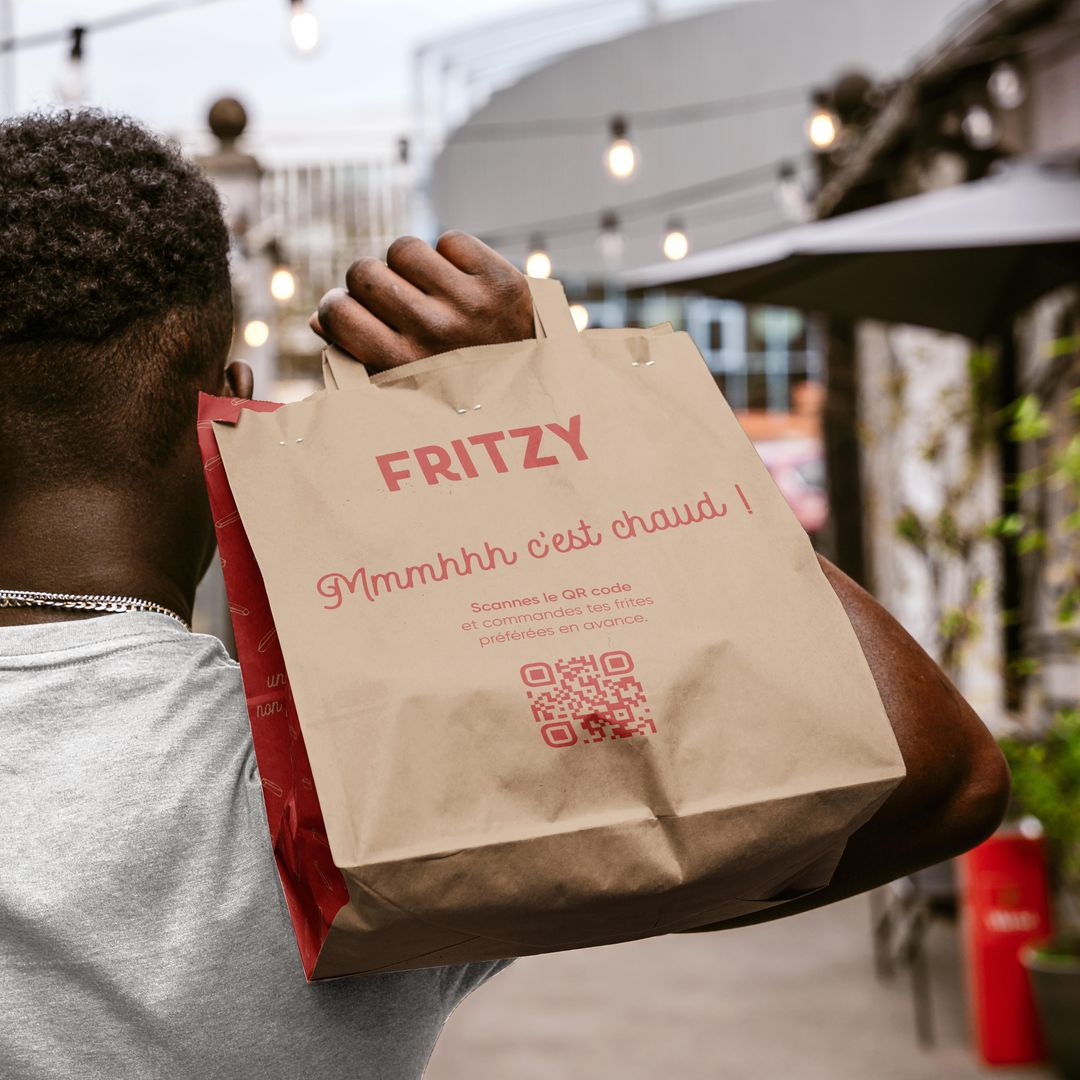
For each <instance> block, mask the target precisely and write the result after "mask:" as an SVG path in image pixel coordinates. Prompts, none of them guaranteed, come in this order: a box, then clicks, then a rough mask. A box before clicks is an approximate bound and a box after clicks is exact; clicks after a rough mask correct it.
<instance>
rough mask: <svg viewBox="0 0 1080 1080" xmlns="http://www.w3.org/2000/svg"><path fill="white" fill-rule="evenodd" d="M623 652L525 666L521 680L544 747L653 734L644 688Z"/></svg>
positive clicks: (631, 663)
mask: <svg viewBox="0 0 1080 1080" xmlns="http://www.w3.org/2000/svg"><path fill="white" fill-rule="evenodd" d="M633 670H634V661H633V659H632V658H631V656H630V654H629V653H628V652H606V653H601V654H600V655H599V656H591V655H585V656H571V657H570V658H569V659H566V660H556V661H555V662H554V663H553V664H547V663H544V662H542V661H541V662H537V663H533V664H524V665H523V666H522V668H521V681H522V682H523V683H524V684H525V686H527V687H528V689H527V690H526V691H525V693H526V695H527V696H528V699H529V702H530V704H531V705H532V714H533V719H534V720H535V721H536V723H537V724H538V725H539V726H540V736H541V738H542V739H543V740H544V742H546V743H547V744H548V746H552V747H555V748H556V749H563V748H564V747H567V746H574V745H575V744H576V743H579V742H580V743H596V742H604V741H605V740H606V739H629V738H631V737H632V736H634V735H648V734H650V733H652V734H656V724H655V723H654V721H653V718H652V712H651V711H650V709H649V702H648V698H647V697H646V696H645V688H644V687H643V686H642V685H641V683H640V682H638V680H637V679H636V678H634V675H633Z"/></svg>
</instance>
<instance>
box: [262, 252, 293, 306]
mask: <svg viewBox="0 0 1080 1080" xmlns="http://www.w3.org/2000/svg"><path fill="white" fill-rule="evenodd" d="M266 255H267V257H268V258H269V260H270V265H271V266H273V268H274V269H273V270H272V271H271V273H270V295H271V296H272V297H273V298H274V299H275V300H277V301H278V302H279V303H282V304H283V303H285V302H286V301H287V300H291V299H292V298H293V297H294V296H295V295H296V278H295V277H294V276H293V272H292V271H291V270H290V269H289V263H288V261H287V260H286V258H285V255H284V253H283V252H282V250H281V244H280V243H279V241H278V240H277V239H276V238H275V239H273V240H271V241H270V242H269V243H268V244H267V245H266Z"/></svg>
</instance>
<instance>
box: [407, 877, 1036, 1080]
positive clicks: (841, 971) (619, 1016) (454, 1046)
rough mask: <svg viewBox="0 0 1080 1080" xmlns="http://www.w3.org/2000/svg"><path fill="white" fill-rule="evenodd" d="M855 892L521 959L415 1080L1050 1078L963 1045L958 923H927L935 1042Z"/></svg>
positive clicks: (459, 1022) (457, 1018) (474, 1005)
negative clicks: (990, 1063) (686, 931)
mask: <svg viewBox="0 0 1080 1080" xmlns="http://www.w3.org/2000/svg"><path fill="white" fill-rule="evenodd" d="M868 924H869V912H868V905H867V901H866V898H865V897H859V898H856V899H854V900H848V901H846V902H844V903H842V904H836V905H834V906H833V907H830V908H824V909H821V910H819V911H814V912H810V913H808V914H806V915H800V916H796V917H795V918H791V919H784V920H780V921H778V922H774V923H769V924H766V925H764V926H756V927H750V928H748V929H744V930H732V931H727V932H724V933H720V934H700V935H679V936H671V937H666V938H656V939H654V940H651V941H643V942H634V943H632V944H628V945H618V946H613V947H609V948H605V949H594V950H589V951H585V952H576V953H560V954H556V955H551V956H539V957H530V958H527V959H524V960H520V961H518V963H516V964H515V965H514V966H513V967H512V968H510V969H509V970H508V971H506V972H504V973H503V974H502V975H499V976H497V977H496V978H495V979H494V980H492V982H491V983H489V984H488V985H487V986H486V987H484V988H482V989H481V990H479V991H477V992H476V993H475V994H474V995H473V996H472V997H471V998H470V999H469V1000H468V1001H466V1002H465V1003H464V1004H463V1005H462V1006H461V1007H460V1008H459V1009H458V1011H457V1013H456V1014H455V1015H454V1016H453V1017H452V1018H451V1020H450V1022H449V1024H448V1025H447V1027H446V1031H445V1033H444V1034H443V1038H442V1040H441V1042H440V1043H439V1045H438V1046H437V1047H436V1050H435V1054H434V1055H433V1057H432V1059H431V1063H430V1065H429V1067H428V1071H427V1074H426V1080H615V1078H617V1080H968V1078H975V1077H998V1078H999V1080H1047V1077H1048V1073H1046V1072H1044V1071H1043V1070H1041V1069H1032V1068H1019V1069H1017V1068H1010V1069H998V1070H992V1069H980V1068H979V1067H978V1066H977V1065H976V1063H975V1061H974V1058H973V1056H972V1054H971V1052H970V1051H969V1050H968V1048H967V1035H966V1029H965V1019H964V1005H963V993H962V986H961V977H960V973H959V964H958V962H957V958H956V953H955V931H954V930H953V928H952V927H950V926H947V925H945V924H940V923H939V924H936V925H935V927H934V930H933V932H932V935H931V938H930V950H931V954H932V955H933V957H934V970H933V972H932V975H931V979H932V988H933V992H934V994H935V1018H936V1022H937V1028H938V1043H937V1046H936V1047H935V1048H934V1049H932V1050H930V1051H923V1050H920V1049H919V1048H918V1046H917V1045H916V1042H915V1032H914V1020H913V1015H912V1002H911V993H910V986H909V984H908V982H907V979H906V977H905V976H904V975H903V974H901V975H900V976H899V977H898V978H897V980H896V982H895V983H893V984H888V985H881V984H879V983H878V982H877V981H876V980H875V979H874V976H873V973H872V966H871V954H870V942H869V930H868Z"/></svg>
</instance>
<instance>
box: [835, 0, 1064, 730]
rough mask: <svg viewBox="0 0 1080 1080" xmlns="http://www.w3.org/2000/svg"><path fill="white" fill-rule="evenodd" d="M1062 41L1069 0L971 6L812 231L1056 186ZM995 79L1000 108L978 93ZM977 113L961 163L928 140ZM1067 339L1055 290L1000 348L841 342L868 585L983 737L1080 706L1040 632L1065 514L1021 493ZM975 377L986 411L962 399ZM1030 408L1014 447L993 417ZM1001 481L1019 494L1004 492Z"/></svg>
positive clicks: (1048, 452)
mask: <svg viewBox="0 0 1080 1080" xmlns="http://www.w3.org/2000/svg"><path fill="white" fill-rule="evenodd" d="M1078 25H1080V3H1076V2H1073V0H1066V2H1061V0H1030V2H1020V3H1015V2H1014V3H1010V2H1005V0H992V2H987V3H982V4H976V5H972V7H971V8H970V9H969V18H968V19H967V20H966V21H965V22H964V23H963V24H962V25H961V26H959V27H957V29H956V31H955V32H953V33H951V34H947V35H945V36H944V37H943V38H941V39H939V40H938V41H936V42H935V41H932V42H928V46H927V48H926V49H925V50H924V55H923V56H922V58H921V60H920V63H919V64H918V65H917V66H916V67H915V68H914V70H913V71H912V72H911V73H910V75H909V76H908V78H907V79H905V80H904V82H903V83H901V84H900V86H898V87H897V88H896V90H894V100H899V99H900V97H901V94H902V95H903V98H904V99H905V100H906V101H907V102H909V104H908V105H907V107H906V109H905V110H904V113H905V114H904V115H897V114H896V113H894V114H893V115H886V114H885V112H884V111H882V112H881V113H880V114H879V115H878V116H877V118H876V119H875V120H873V121H871V122H870V123H868V124H867V125H866V126H865V127H864V128H863V129H862V130H861V131H859V132H857V133H856V135H855V137H854V141H853V144H852V146H851V149H850V151H849V157H848V160H847V162H846V163H844V164H841V165H839V166H838V167H837V168H836V170H835V172H834V173H833V174H832V175H831V176H830V177H829V178H828V180H827V182H826V184H825V186H824V187H823V188H822V191H821V194H820V196H819V200H818V211H819V213H821V214H825V215H832V214H835V213H837V212H840V211H843V210H844V209H845V208H854V207H855V206H862V205H868V204H873V203H876V202H881V201H886V200H889V199H893V198H900V197H904V196H906V195H911V194H915V193H917V192H920V191H927V190H932V189H934V188H937V187H941V186H945V185H949V184H955V183H963V182H965V181H966V180H970V179H974V178H977V177H978V176H981V175H984V174H985V173H986V171H987V170H988V169H990V168H993V167H994V166H995V163H996V162H998V161H1000V160H1002V159H1010V158H1014V157H1019V156H1024V155H1035V156H1037V157H1047V158H1060V159H1062V162H1063V163H1067V162H1070V161H1071V162H1072V165H1071V167H1072V168H1074V169H1075V168H1076V167H1077V164H1080V35H1078V33H1077V26H1078ZM1001 79H1004V80H1006V82H1005V84H1004V90H1005V91H1006V92H1005V93H1004V94H1003V93H1002V86H1001V85H999V86H998V87H997V88H996V90H995V85H994V83H995V80H1001ZM977 109H985V110H986V111H985V117H986V118H988V121H989V122H988V123H983V124H982V127H981V130H979V131H977V132H975V134H976V136H977V137H976V138H975V140H974V143H975V145H972V142H971V140H967V145H965V141H964V140H963V139H957V138H955V132H951V131H950V130H948V127H947V125H945V126H943V124H942V118H943V117H946V118H947V117H948V116H950V115H953V116H956V117H957V118H958V119H960V121H961V123H962V122H963V119H962V118H964V117H967V116H970V115H972V110H977ZM976 115H978V118H979V119H980V120H981V119H982V114H976ZM886 128H888V131H886ZM961 134H963V132H961ZM1066 167H1069V166H1068V165H1066ZM874 177H878V178H882V177H884V178H887V179H886V180H885V181H884V182H883V181H881V180H880V179H879V180H877V181H874V180H873V178H874ZM868 178H869V179H870V182H868ZM1078 181H1080V173H1078ZM1078 191H1080V183H1078ZM1077 277H1078V279H1080V267H1078V272H1077ZM1077 332H1078V326H1077V294H1076V291H1075V290H1074V289H1064V290H1060V291H1058V292H1056V293H1053V294H1051V295H1049V296H1047V297H1045V298H1044V299H1042V300H1041V301H1039V302H1038V303H1036V304H1035V305H1034V307H1032V308H1031V309H1029V310H1028V311H1027V312H1025V313H1023V314H1022V315H1021V317H1020V318H1019V319H1018V320H1017V321H1016V323H1015V325H1014V326H1013V328H1012V335H1011V337H1007V338H1006V339H1004V340H1002V341H996V342H985V343H980V342H971V341H969V340H967V339H964V338H960V337H956V336H952V335H946V334H940V333H937V332H934V331H930V330H925V329H921V328H917V327H901V326H894V325H884V324H879V323H878V324H875V323H863V324H861V325H860V326H859V328H858V337H857V340H858V347H857V350H856V361H857V374H858V382H859V390H860V393H859V401H860V410H861V416H860V419H861V423H862V432H863V439H862V458H863V463H864V495H865V499H864V508H865V512H866V520H867V534H866V535H867V546H868V549H869V554H870V560H869V561H870V567H871V580H872V582H873V585H874V588H875V591H876V592H877V593H878V594H879V595H880V596H881V597H882V598H883V599H884V601H885V602H886V603H887V604H888V606H889V607H890V608H891V609H892V610H893V611H895V612H897V613H898V614H899V615H900V616H901V618H902V620H903V621H904V622H905V623H906V624H907V625H908V627H909V628H910V629H911V630H912V631H913V632H914V633H915V634H916V635H917V636H918V637H919V639H920V640H921V641H922V642H923V643H924V644H925V645H926V646H927V647H928V648H930V649H931V651H932V652H933V653H935V655H937V656H938V657H942V658H944V659H945V660H946V661H947V664H948V666H949V667H951V668H952V669H953V673H954V674H955V675H956V676H957V678H958V679H959V681H960V683H961V685H962V686H963V688H964V690H965V691H966V693H967V695H968V696H969V698H970V699H971V700H972V701H973V703H974V704H975V705H976V707H977V708H978V710H979V712H980V713H981V715H983V717H984V718H985V719H987V720H988V721H990V722H991V723H994V722H995V721H996V722H1005V721H1006V720H1007V718H1009V717H1013V718H1016V717H1020V716H1024V717H1026V718H1027V719H1028V720H1038V719H1039V718H1040V717H1045V716H1047V715H1049V714H1050V713H1052V712H1053V710H1054V709H1056V708H1060V707H1066V706H1075V703H1076V701H1077V698H1078V697H1080V663H1078V660H1077V645H1078V641H1080V639H1078V637H1077V634H1076V630H1075V620H1074V619H1061V618H1059V615H1058V612H1059V610H1060V606H1061V601H1062V599H1063V597H1064V596H1065V594H1066V592H1067V591H1068V590H1069V589H1071V588H1072V587H1073V582H1074V578H1075V571H1074V566H1075V543H1076V541H1075V536H1074V535H1072V530H1071V528H1070V527H1066V522H1067V521H1068V517H1069V515H1070V514H1071V513H1073V512H1074V511H1075V510H1076V506H1075V498H1074V495H1073V493H1072V492H1070V491H1069V490H1068V488H1067V487H1066V486H1064V485H1062V484H1060V483H1057V484H1055V483H1050V484H1047V483H1043V482H1041V481H1040V480H1039V479H1038V477H1039V474H1040V473H1041V472H1042V471H1043V470H1045V469H1046V468H1047V466H1048V463H1050V462H1051V461H1053V460H1054V459H1056V458H1060V456H1061V455H1062V454H1064V453H1065V452H1066V451H1067V450H1068V447H1069V445H1070V443H1071V441H1072V439H1073V438H1074V437H1075V436H1076V435H1077V432H1078V430H1080V429H1078V426H1077V421H1076V410H1075V407H1074V404H1073V400H1072V399H1073V394H1074V391H1075V389H1076V387H1077V385H1078V382H1077V377H1078V374H1080V369H1078V364H1077V356H1076V341H1077ZM987 377H988V380H989V381H988V382H987V383H986V386H987V388H988V389H989V390H990V396H989V397H985V396H980V393H979V384H980V380H982V379H986V378H987ZM1029 394H1030V395H1034V397H1033V398H1032V399H1031V400H1032V401H1038V402H1041V410H1040V411H1041V413H1042V415H1041V416H1038V417H1034V418H1033V419H1032V421H1031V425H1029V426H1032V425H1035V426H1037V425H1044V426H1045V427H1046V430H1045V432H1044V433H1043V434H1040V435H1038V437H1032V438H1027V437H1026V436H1024V433H1023V432H1021V431H1020V430H1019V428H1018V424H1017V423H1016V422H1013V423H1012V424H1011V425H1010V423H1009V421H1008V418H1007V417H1006V416H1005V415H1004V413H1003V410H1004V409H1005V408H1006V407H1007V406H1008V405H1009V403H1010V402H1011V401H1015V400H1019V399H1020V398H1021V397H1023V396H1025V395H1029ZM1021 439H1022V440H1023V441H1018V440H1021ZM1014 473H1015V474H1017V475H1018V476H1019V478H1020V479H1019V484H1020V486H1021V487H1022V488H1023V489H1024V490H1023V492H1020V493H1018V492H1014V491H1010V485H1009V484H1008V483H1006V482H1005V474H1009V475H1012V474H1014ZM1020 522H1024V525H1023V526H1021V525H1020ZM1021 528H1023V536H1022V535H1021V534H1020V532H1019V530H1020V529H1021ZM1024 537H1027V539H1026V540H1025V539H1024ZM1010 578H1014V579H1015V583H1014V584H1010V580H1009V579H1010ZM1003 583H1004V588H1003V587H1002V585H1003ZM1003 621H1004V622H1005V624H1006V630H1005V632H1004V633H1002V632H1001V630H1000V627H1001V625H1002V622H1003Z"/></svg>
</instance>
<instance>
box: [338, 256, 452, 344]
mask: <svg viewBox="0 0 1080 1080" xmlns="http://www.w3.org/2000/svg"><path fill="white" fill-rule="evenodd" d="M345 286H346V288H347V289H348V291H349V294H350V295H351V296H352V297H353V299H354V300H356V301H357V302H358V303H360V304H362V305H363V306H364V307H365V308H367V309H368V311H370V312H371V313H372V315H376V316H378V317H379V318H380V319H381V320H382V321H383V322H384V323H386V324H387V326H389V327H391V329H393V330H397V331H398V332H399V333H401V334H404V335H406V336H408V337H413V338H415V337H425V336H427V331H428V328H429V327H431V326H432V325H438V324H440V323H441V322H442V321H445V319H446V312H445V311H444V310H443V305H441V304H440V303H439V302H438V301H437V300H433V299H432V298H431V297H429V296H428V295H427V294H426V293H423V292H421V291H420V290H419V289H418V288H417V287H416V286H415V285H413V284H412V283H411V282H409V281H406V280H405V279H404V278H403V277H401V275H400V274H397V273H395V272H394V271H393V270H392V269H391V268H390V267H389V266H387V265H386V263H383V262H380V261H379V260H378V259H372V258H364V259H357V260H356V262H354V263H353V264H352V266H350V267H349V269H348V271H347V272H346V274H345Z"/></svg>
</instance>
